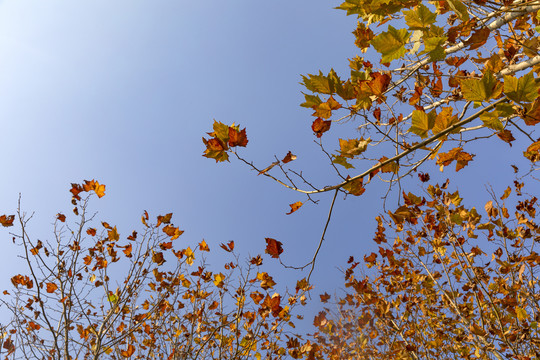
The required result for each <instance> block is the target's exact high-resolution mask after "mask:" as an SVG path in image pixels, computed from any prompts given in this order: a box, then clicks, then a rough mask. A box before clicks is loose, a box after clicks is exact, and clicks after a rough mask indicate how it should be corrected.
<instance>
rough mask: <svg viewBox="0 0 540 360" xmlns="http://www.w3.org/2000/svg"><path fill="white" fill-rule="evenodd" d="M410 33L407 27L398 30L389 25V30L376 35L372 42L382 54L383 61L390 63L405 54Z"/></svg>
mask: <svg viewBox="0 0 540 360" xmlns="http://www.w3.org/2000/svg"><path fill="white" fill-rule="evenodd" d="M410 35H411V34H410V33H409V32H408V31H407V29H400V30H397V29H396V28H394V27H393V26H392V25H389V26H388V31H385V32H382V33H380V34H379V35H377V36H375V37H374V38H373V40H371V44H372V45H373V47H374V48H375V50H377V52H379V53H380V54H381V55H382V59H381V61H382V62H383V63H388V62H391V61H392V60H396V59H399V58H401V57H403V55H405V51H406V50H405V44H406V43H407V41H408V39H409V37H410Z"/></svg>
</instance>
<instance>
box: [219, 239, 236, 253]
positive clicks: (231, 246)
mask: <svg viewBox="0 0 540 360" xmlns="http://www.w3.org/2000/svg"><path fill="white" fill-rule="evenodd" d="M219 246H220V247H221V248H222V249H223V250H225V251H227V252H231V251H233V250H234V241H232V240H231V241H229V242H228V243H227V245H225V244H220V245H219Z"/></svg>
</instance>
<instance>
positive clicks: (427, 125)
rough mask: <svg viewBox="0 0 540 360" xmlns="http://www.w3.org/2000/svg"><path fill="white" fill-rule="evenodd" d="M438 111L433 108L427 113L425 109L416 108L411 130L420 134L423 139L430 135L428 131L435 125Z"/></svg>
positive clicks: (412, 117)
mask: <svg viewBox="0 0 540 360" xmlns="http://www.w3.org/2000/svg"><path fill="white" fill-rule="evenodd" d="M436 116H437V113H436V112H435V111H434V110H433V111H431V112H429V113H428V114H426V113H425V112H424V111H420V110H414V111H413V112H412V116H411V127H410V128H409V130H408V131H409V132H412V133H413V134H416V135H418V136H420V137H421V138H422V139H424V138H427V137H428V131H430V130H431V129H433V126H434V125H435V117H436Z"/></svg>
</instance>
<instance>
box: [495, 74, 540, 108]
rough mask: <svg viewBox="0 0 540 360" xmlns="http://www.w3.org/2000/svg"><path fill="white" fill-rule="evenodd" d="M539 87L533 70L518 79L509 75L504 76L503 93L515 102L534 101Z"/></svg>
mask: <svg viewBox="0 0 540 360" xmlns="http://www.w3.org/2000/svg"><path fill="white" fill-rule="evenodd" d="M539 88H540V85H538V84H537V83H536V79H535V78H534V71H531V72H529V73H528V74H527V75H524V76H523V77H521V78H519V79H518V78H516V77H515V76H511V75H505V76H504V94H505V95H506V96H507V97H508V98H509V99H511V100H514V101H515V102H517V103H521V102H531V101H534V100H535V99H536V98H537V97H538V89H539Z"/></svg>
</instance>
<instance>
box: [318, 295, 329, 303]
mask: <svg viewBox="0 0 540 360" xmlns="http://www.w3.org/2000/svg"><path fill="white" fill-rule="evenodd" d="M319 296H320V297H321V302H323V303H326V302H328V300H330V295H328V294H327V293H324V294H322V295H319Z"/></svg>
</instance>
